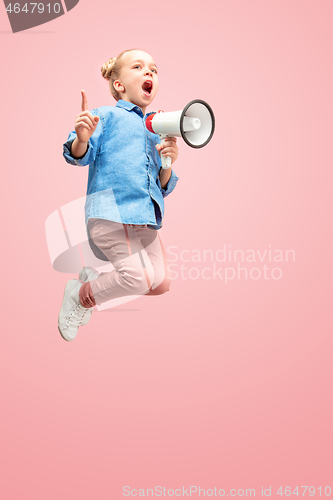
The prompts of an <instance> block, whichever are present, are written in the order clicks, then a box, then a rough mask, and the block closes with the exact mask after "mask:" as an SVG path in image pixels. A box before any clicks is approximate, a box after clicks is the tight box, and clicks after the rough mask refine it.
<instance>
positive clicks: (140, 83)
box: [114, 50, 158, 114]
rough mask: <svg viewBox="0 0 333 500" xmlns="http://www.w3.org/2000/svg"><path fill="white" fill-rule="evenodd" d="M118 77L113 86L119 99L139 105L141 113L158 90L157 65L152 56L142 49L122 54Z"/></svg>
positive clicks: (144, 111)
mask: <svg viewBox="0 0 333 500" xmlns="http://www.w3.org/2000/svg"><path fill="white" fill-rule="evenodd" d="M121 59H122V66H121V70H120V78H119V79H118V80H116V81H115V82H114V88H115V89H116V90H117V91H118V92H119V93H120V95H121V99H123V100H124V101H129V102H132V103H133V104H136V105H137V106H140V108H141V109H142V112H143V114H145V113H146V107H147V106H148V105H149V104H150V103H151V102H152V101H153V99H154V98H155V96H156V94H157V90H158V76H157V66H156V64H155V63H154V60H153V58H152V57H151V56H150V55H149V54H147V52H143V51H142V50H131V51H130V52H125V54H124V55H123V56H122V58H121Z"/></svg>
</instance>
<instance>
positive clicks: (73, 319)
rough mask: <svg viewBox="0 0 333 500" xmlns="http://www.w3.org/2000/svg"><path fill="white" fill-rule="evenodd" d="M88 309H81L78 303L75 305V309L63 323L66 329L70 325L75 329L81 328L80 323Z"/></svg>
mask: <svg viewBox="0 0 333 500" xmlns="http://www.w3.org/2000/svg"><path fill="white" fill-rule="evenodd" d="M88 311H90V309H87V308H86V307H83V306H82V305H81V303H80V302H78V303H77V304H76V307H75V309H73V311H72V312H71V313H70V315H69V317H68V318H67V319H66V321H65V327H68V326H69V324H70V323H71V324H72V325H75V326H77V327H79V326H81V324H82V321H83V319H84V317H85V315H86V314H87V312H88Z"/></svg>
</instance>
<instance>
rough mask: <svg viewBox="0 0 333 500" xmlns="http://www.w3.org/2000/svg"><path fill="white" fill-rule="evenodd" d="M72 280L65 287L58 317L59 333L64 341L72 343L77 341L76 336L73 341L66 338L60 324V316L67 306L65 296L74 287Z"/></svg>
mask: <svg viewBox="0 0 333 500" xmlns="http://www.w3.org/2000/svg"><path fill="white" fill-rule="evenodd" d="M71 281H72V280H70V281H69V282H68V283H67V285H66V286H65V291H64V296H63V299H62V304H61V308H60V311H59V315H58V330H59V333H60V335H61V336H62V338H63V339H64V340H66V341H67V342H71V341H73V340H75V338H76V336H75V337H74V339H71V338H66V337H65V336H64V334H63V333H62V331H61V330H60V324H59V318H60V315H61V313H62V310H63V307H64V304H65V296H66V293H67V290H68V288H70V287H71V286H72V283H71Z"/></svg>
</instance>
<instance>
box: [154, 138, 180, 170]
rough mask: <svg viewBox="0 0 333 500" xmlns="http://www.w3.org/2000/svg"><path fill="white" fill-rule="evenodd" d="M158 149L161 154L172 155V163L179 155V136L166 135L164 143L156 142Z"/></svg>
mask: <svg viewBox="0 0 333 500" xmlns="http://www.w3.org/2000/svg"><path fill="white" fill-rule="evenodd" d="M156 149H157V151H158V153H159V155H160V156H161V154H163V156H170V158H171V164H172V163H173V162H174V161H176V160H177V157H178V146H177V137H166V138H165V139H164V140H163V141H162V144H156Z"/></svg>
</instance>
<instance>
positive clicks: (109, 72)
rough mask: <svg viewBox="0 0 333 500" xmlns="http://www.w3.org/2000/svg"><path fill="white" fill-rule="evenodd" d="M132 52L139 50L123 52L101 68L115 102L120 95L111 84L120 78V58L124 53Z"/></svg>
mask: <svg viewBox="0 0 333 500" xmlns="http://www.w3.org/2000/svg"><path fill="white" fill-rule="evenodd" d="M132 50H140V49H127V50H124V51H123V52H121V53H120V54H119V56H118V57H111V58H110V59H109V60H108V61H106V63H104V64H103V66H102V67H101V72H102V76H103V78H105V79H106V80H109V82H110V83H109V85H110V92H111V94H112V96H113V97H114V98H115V100H116V101H119V99H121V95H120V94H119V92H117V91H116V89H115V88H114V86H113V83H114V82H115V81H116V80H118V79H119V77H120V70H121V58H122V56H123V54H125V52H131V51H132Z"/></svg>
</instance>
